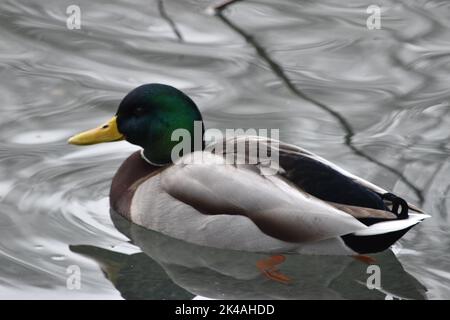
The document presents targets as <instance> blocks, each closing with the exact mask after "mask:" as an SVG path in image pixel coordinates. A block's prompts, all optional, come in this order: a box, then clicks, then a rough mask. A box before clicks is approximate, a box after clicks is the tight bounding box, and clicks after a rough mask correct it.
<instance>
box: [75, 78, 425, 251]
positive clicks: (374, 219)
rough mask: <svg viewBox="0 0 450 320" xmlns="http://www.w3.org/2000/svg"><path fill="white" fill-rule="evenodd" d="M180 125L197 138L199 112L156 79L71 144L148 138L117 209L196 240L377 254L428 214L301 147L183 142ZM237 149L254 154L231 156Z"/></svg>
mask: <svg viewBox="0 0 450 320" xmlns="http://www.w3.org/2000/svg"><path fill="white" fill-rule="evenodd" d="M196 121H198V122H199V123H200V124H201V125H199V126H197V129H196V126H195V122H196ZM177 129H179V130H181V131H178V133H179V134H180V136H183V137H186V136H188V137H192V136H194V140H195V135H196V134H197V135H198V134H200V135H202V133H203V122H202V116H201V114H200V111H199V110H198V108H197V106H196V105H195V103H194V102H193V101H192V100H191V99H190V98H189V97H188V96H186V95H185V94H183V93H182V92H181V91H179V90H177V89H175V88H173V87H170V86H166V85H160V84H150V85H143V86H140V87H138V88H136V89H134V90H133V91H131V92H130V93H129V94H128V95H127V96H126V97H125V98H124V99H123V100H122V102H121V103H120V106H119V110H118V112H117V115H116V116H115V117H114V118H113V119H112V120H111V121H110V122H109V123H107V124H106V125H104V126H102V127H100V128H98V129H94V130H91V131H88V132H85V133H82V134H80V135H77V136H75V137H73V138H71V139H70V143H72V144H79V145H84V144H93V143H99V142H107V141H117V140H122V139H126V140H127V141H129V142H131V143H133V144H136V145H139V146H141V147H143V150H142V152H141V153H135V154H133V155H132V156H131V157H130V158H129V159H127V160H126V161H125V163H124V164H123V165H122V167H121V168H120V169H119V171H118V172H117V174H116V176H115V178H114V181H113V184H112V188H111V194H110V196H111V206H112V208H113V209H115V210H116V211H117V212H119V213H120V214H121V215H123V216H125V217H127V218H128V219H130V220H131V221H133V222H135V223H137V224H139V225H141V226H144V227H146V228H148V229H152V230H156V231H159V232H162V233H164V234H166V235H169V236H172V237H174V238H178V239H183V240H185V241H188V242H191V243H194V244H198V245H205V246H211V247H217V248H224V249H235V250H245V251H254V252H300V253H306V252H308V253H318V254H357V253H371V252H378V251H382V250H385V249H386V248H388V247H389V246H390V245H391V244H393V243H394V242H395V241H397V240H398V239H399V238H400V237H401V236H403V235H404V234H405V233H406V232H407V231H408V230H409V229H410V228H412V227H413V226H414V225H416V224H417V223H419V222H420V221H422V220H423V219H424V218H426V217H427V216H426V215H424V214H418V213H411V212H408V211H414V212H421V210H420V209H418V208H416V207H415V206H413V205H411V204H407V203H406V201H404V200H403V199H401V198H399V197H397V196H395V195H393V194H391V193H388V192H387V191H386V190H384V189H382V188H380V187H378V186H375V185H373V184H371V183H369V182H367V181H365V180H363V179H361V178H359V177H356V176H354V175H352V174H350V173H348V172H346V171H344V170H343V169H340V168H339V167H337V166H336V165H334V164H332V163H330V162H328V161H326V160H324V159H322V158H320V157H318V156H316V155H314V154H312V153H310V152H308V151H306V150H303V149H301V148H299V147H296V146H293V145H287V144H284V143H281V142H278V141H275V140H270V139H267V138H258V137H241V138H233V139H231V140H227V141H225V145H226V144H229V145H232V146H233V147H232V148H228V146H227V148H224V147H223V146H224V142H223V141H222V142H216V143H215V144H212V145H210V146H208V147H206V149H204V146H203V143H202V141H200V143H195V141H187V145H186V141H184V140H183V142H184V144H183V143H182V144H181V146H180V144H179V143H178V140H177V141H174V140H173V139H172V137H173V134H174V133H175V130H177ZM183 146H184V147H185V149H184V150H183V152H184V156H183V157H181V159H179V160H178V161H177V162H176V164H178V165H173V163H172V159H173V157H172V151H174V150H176V149H177V148H178V147H179V148H181V147H183ZM240 146H243V147H244V149H245V150H244V152H243V153H239V151H241V149H240ZM246 146H248V148H245V147H246ZM235 147H236V149H235ZM252 147H255V148H257V149H252ZM267 147H268V148H269V149H270V151H271V152H269V153H270V154H279V157H278V159H277V161H275V162H272V165H273V166H274V167H277V168H279V170H278V171H277V172H276V174H267V173H268V172H272V173H274V172H273V171H271V170H270V169H271V168H272V167H271V168H268V167H267V165H266V164H265V161H263V160H267V159H262V158H261V153H260V152H261V151H262V150H263V149H265V148H267ZM200 149H203V150H200ZM195 150H197V151H195ZM235 150H237V151H235ZM180 151H181V150H180ZM194 151H195V152H194ZM252 151H253V152H252ZM254 151H258V153H254ZM191 155H195V156H199V157H197V158H195V157H191ZM230 155H231V156H232V158H233V159H234V158H235V157H237V159H238V160H243V159H245V160H247V161H246V162H245V164H243V165H241V164H239V163H237V164H236V163H234V165H225V164H226V160H228V159H229V156H230ZM198 159H201V160H200V161H196V160H198ZM272 160H273V159H272ZM193 161H194V162H195V163H193Z"/></svg>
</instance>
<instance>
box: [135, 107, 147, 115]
mask: <svg viewBox="0 0 450 320" xmlns="http://www.w3.org/2000/svg"><path fill="white" fill-rule="evenodd" d="M144 112H145V108H144V107H137V108H135V109H134V112H133V113H134V114H135V115H136V116H140V115H142V114H143V113H144Z"/></svg>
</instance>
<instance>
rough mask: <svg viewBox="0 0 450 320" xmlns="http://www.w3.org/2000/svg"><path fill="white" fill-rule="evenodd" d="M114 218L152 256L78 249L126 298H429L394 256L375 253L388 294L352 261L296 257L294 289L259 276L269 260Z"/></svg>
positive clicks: (288, 269) (292, 260)
mask: <svg viewBox="0 0 450 320" xmlns="http://www.w3.org/2000/svg"><path fill="white" fill-rule="evenodd" d="M112 218H113V221H114V224H115V225H116V227H117V228H118V229H119V231H121V232H123V233H124V234H125V235H127V236H128V237H131V239H132V241H133V242H134V244H135V245H137V246H139V247H140V248H141V249H142V250H143V252H144V253H145V255H144V254H143V253H139V254H134V255H131V256H127V255H123V254H118V253H115V252H112V251H108V250H105V249H100V248H96V247H91V246H72V247H71V249H72V250H73V251H75V252H78V253H81V254H84V255H87V256H90V257H92V258H93V259H95V260H96V261H97V262H99V263H100V265H101V266H102V269H103V270H108V271H107V272H108V278H109V279H110V280H111V281H112V282H113V283H114V285H115V286H116V288H117V289H118V290H120V291H121V292H122V295H123V296H124V297H125V298H127V297H128V298H141V299H145V298H147V299H152V298H153V299H154V298H191V297H192V295H200V296H204V297H208V298H213V299H267V298H271V299H314V298H315V299H385V298H386V295H388V296H392V297H394V298H395V297H399V298H409V299H424V298H425V288H424V287H423V286H422V285H421V284H420V283H419V282H418V281H417V280H416V279H415V278H413V277H412V276H411V275H410V274H408V273H407V272H406V271H405V270H404V269H403V267H402V265H401V264H400V263H399V261H398V260H397V259H396V257H395V255H394V254H393V253H392V252H391V251H390V250H388V251H385V252H383V253H381V254H377V255H375V257H376V259H377V265H378V266H379V267H380V270H381V287H382V289H381V290H377V289H373V290H369V289H368V288H367V286H366V280H367V278H368V277H369V275H370V274H367V265H365V264H363V263H361V262H359V261H356V260H354V259H351V258H349V257H345V256H310V255H309V256H304V255H298V254H296V255H289V256H288V259H287V260H286V262H285V263H284V264H283V266H282V267H281V269H282V271H283V272H285V273H286V274H289V276H291V277H292V279H293V280H292V282H291V284H290V285H288V286H287V285H283V284H280V283H277V282H274V281H268V280H267V279H266V278H265V277H262V276H261V274H260V273H259V272H257V270H256V268H255V264H256V263H257V261H258V260H260V259H261V258H262V257H263V255H261V254H256V253H246V252H239V251H233V250H225V249H215V248H210V247H203V246H198V245H193V244H189V243H187V242H184V241H180V240H176V239H173V238H171V237H167V236H164V235H162V234H160V233H157V232H154V231H150V230H146V229H144V228H141V227H139V226H137V225H135V224H131V223H129V222H128V221H126V220H125V219H123V218H122V217H120V216H119V215H117V214H116V213H112ZM155 261H156V262H157V263H155ZM158 264H159V265H160V266H161V267H162V268H163V269H164V271H165V272H166V273H167V275H168V276H169V277H170V280H171V281H170V280H169V279H168V278H167V275H166V274H164V273H163V272H162V271H161V267H160V266H158ZM175 284H176V285H175ZM178 286H179V287H181V288H184V289H185V290H187V291H188V292H190V293H187V292H184V291H183V290H182V289H181V288H179V287H178ZM133 290H137V292H133ZM172 291H173V292H172ZM171 292H172V293H171ZM190 294H192V295H190Z"/></svg>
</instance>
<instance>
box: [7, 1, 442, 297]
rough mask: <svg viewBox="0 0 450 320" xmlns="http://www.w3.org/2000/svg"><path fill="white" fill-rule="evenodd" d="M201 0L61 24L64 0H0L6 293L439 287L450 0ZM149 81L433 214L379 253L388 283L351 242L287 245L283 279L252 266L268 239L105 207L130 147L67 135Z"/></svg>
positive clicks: (110, 8)
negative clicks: (244, 242)
mask: <svg viewBox="0 0 450 320" xmlns="http://www.w3.org/2000/svg"><path fill="white" fill-rule="evenodd" d="M212 3H213V2H212V1H207V0H189V1H181V0H180V1H176V0H164V1H159V0H158V1H156V0H153V1H134V2H133V4H131V3H129V2H126V1H98V0H97V1H84V0H81V1H77V4H78V5H79V6H80V7H81V13H82V17H81V21H82V29H81V30H68V29H67V28H66V18H67V15H66V13H65V12H66V8H67V6H69V5H71V4H73V3H72V1H71V0H63V1H56V0H47V1H41V2H30V1H25V0H19V1H16V0H15V1H12V0H10V1H8V0H5V1H2V2H1V4H0V40H1V47H0V95H1V97H2V106H1V108H0V201H1V202H0V230H1V232H0V298H31V299H34V298H44V299H50V298H63V299H79V298H88V299H89V298H93V299H98V298H107V299H122V298H128V299H183V298H184V299H191V298H194V297H196V296H202V297H206V298H214V299H217V298H238V299H241V298H282V299H308V298H332V299H361V298H369V299H385V298H393V297H398V298H408V299H409V298H410V299H439V298H450V289H449V286H450V267H449V262H450V251H449V247H450V230H449V217H448V214H447V212H448V209H449V205H450V200H449V199H450V197H449V192H450V160H449V155H450V142H449V141H450V139H449V138H450V129H449V128H450V115H449V111H450V107H449V101H450V76H449V74H450V67H449V66H450V30H449V24H450V22H449V21H450V19H449V18H450V3H448V2H446V1H381V2H380V3H379V5H381V7H382V22H381V23H382V28H381V30H368V29H367V27H366V19H367V17H368V14H367V13H366V8H367V7H368V6H369V5H371V4H373V3H371V1H362V0H361V1H346V2H345V4H344V3H342V1H337V0H336V1H332V0H329V1H299V0H298V1H294V0H292V1H289V0H279V1H268V0H258V1H253V0H252V1H242V2H239V3H236V4H234V5H232V6H231V7H229V8H228V9H226V10H225V11H224V12H223V13H222V14H221V15H220V16H214V15H210V14H208V13H207V12H206V10H205V9H206V8H207V7H208V6H209V5H211V4H212ZM150 82H161V83H167V84H170V85H173V86H176V87H178V88H180V89H182V90H183V91H185V92H186V93H187V94H189V95H190V96H191V97H192V98H193V99H194V100H195V102H196V103H197V104H198V106H199V108H200V109H201V112H202V113H203V114H204V119H205V122H206V126H207V127H208V128H220V129H224V128H250V127H253V128H278V129H280V138H281V139H282V140H284V141H286V142H289V143H294V144H297V145H299V146H301V147H304V148H307V149H309V150H311V151H313V152H316V153H317V154H319V155H321V156H323V157H325V158H327V159H329V160H331V161H333V162H335V163H337V164H339V165H341V166H343V167H344V168H346V169H347V170H349V171H351V172H353V173H355V174H357V175H360V176H361V177H363V178H366V179H368V180H370V181H373V182H374V183H376V184H379V185H380V186H383V187H384V188H387V189H391V190H393V192H395V193H398V194H401V195H403V196H404V197H405V198H406V199H408V200H409V201H411V202H414V203H417V204H419V205H421V206H423V208H424V209H425V210H426V211H427V213H429V214H430V215H432V216H433V218H432V219H429V220H427V221H426V222H424V223H422V224H421V225H420V226H418V227H416V228H414V229H413V230H412V231H410V232H409V233H408V234H407V235H406V236H405V237H404V238H403V239H402V240H401V241H400V242H399V243H398V245H396V247H395V248H394V251H393V252H391V251H387V252H384V253H382V254H379V255H377V256H376V258H377V261H378V263H379V265H380V266H381V268H382V286H383V290H368V289H367V288H366V287H365V279H366V278H367V274H366V269H365V268H366V267H365V266H364V265H362V264H360V263H358V262H357V261H354V260H353V259H351V258H347V257H321V258H319V257H308V256H289V257H288V259H287V261H286V262H285V264H283V266H282V267H281V268H282V271H283V272H285V273H286V274H289V275H290V276H291V277H292V278H293V279H294V283H293V284H292V285H290V286H286V285H282V284H279V283H274V282H271V281H269V280H267V279H265V278H264V277H262V276H261V275H260V274H259V273H258V272H257V270H256V268H255V263H256V261H257V260H258V259H260V258H264V257H265V256H264V255H258V254H242V253H238V252H230V251H223V250H214V249H210V248H203V247H198V246H192V245H189V244H186V243H183V242H180V241H177V240H174V239H170V238H167V237H164V236H162V235H159V234H157V233H154V232H151V231H148V232H146V231H144V230H142V229H141V228H139V227H136V226H133V225H130V224H127V223H126V222H124V221H120V218H118V217H115V218H114V215H113V216H112V218H111V216H110V211H109V205H108V193H109V185H110V181H111V179H112V177H113V175H114V172H115V171H116V170H117V168H118V166H119V165H120V164H121V162H122V161H123V160H124V159H125V158H126V157H127V156H128V155H129V154H130V153H131V152H133V150H136V148H135V147H133V146H131V145H129V144H127V143H126V142H120V143H115V144H107V145H99V146H92V147H86V148H76V147H73V146H69V145H67V143H66V140H67V138H68V137H69V136H70V135H72V134H73V133H76V132H79V131H81V130H84V129H86V128H90V127H93V126H96V125H98V124H100V123H102V122H103V121H105V120H107V119H109V118H110V116H111V115H112V114H113V113H114V112H115V110H116V108H117V106H118V103H119V102H120V100H121V98H122V97H123V96H124V95H125V94H126V93H127V92H128V91H129V90H131V89H132V88H134V87H136V86H138V85H140V84H143V83H150ZM113 220H114V221H115V224H114V223H113ZM118 221H119V222H118ZM394 253H395V254H394ZM71 265H77V266H79V267H80V268H81V272H82V287H81V289H80V290H68V289H67V287H66V280H67V276H68V275H67V273H66V270H67V268H68V267H69V266H71Z"/></svg>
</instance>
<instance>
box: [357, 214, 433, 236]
mask: <svg viewBox="0 0 450 320" xmlns="http://www.w3.org/2000/svg"><path fill="white" fill-rule="evenodd" d="M430 217H431V216H429V215H427V214H417V213H410V214H409V217H408V219H404V220H394V221H384V222H380V223H375V224H373V225H371V226H369V227H368V228H367V229H364V230H360V231H357V232H355V233H354V235H355V236H374V235H377V234H383V233H389V232H395V231H400V230H404V229H407V228H409V227H412V226H414V225H416V224H418V223H419V222H422V221H423V220H424V219H427V218H430Z"/></svg>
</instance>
